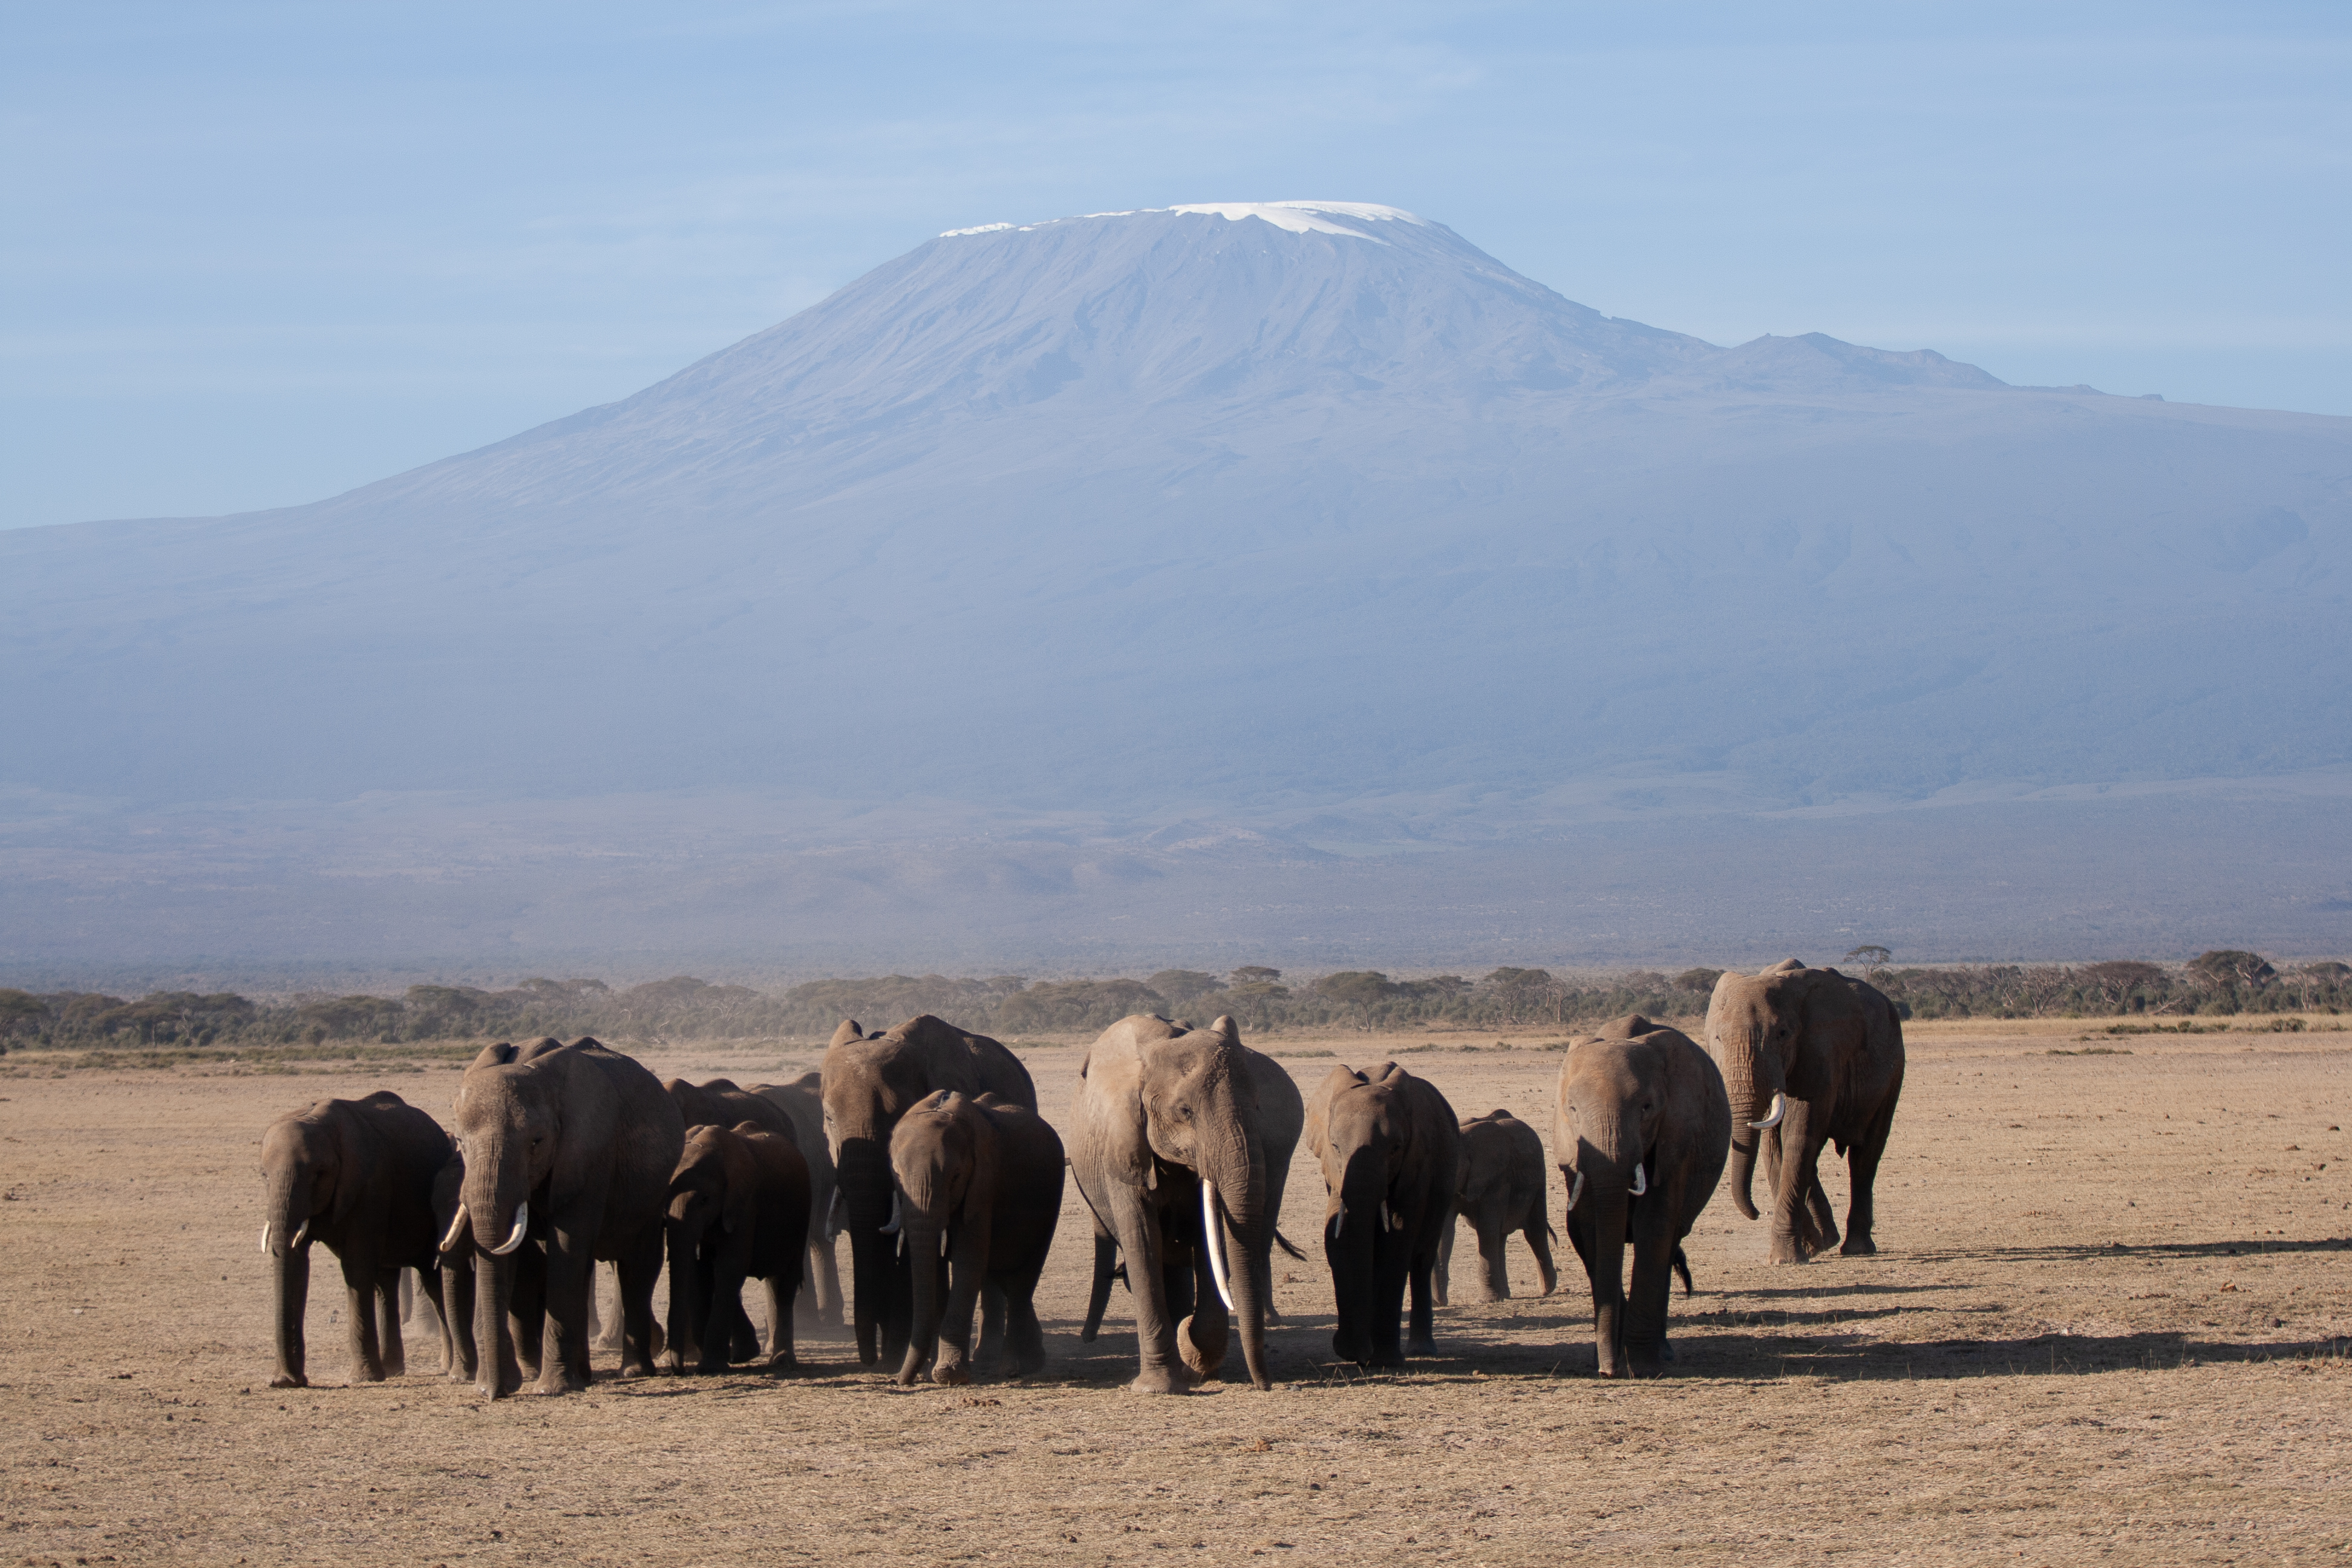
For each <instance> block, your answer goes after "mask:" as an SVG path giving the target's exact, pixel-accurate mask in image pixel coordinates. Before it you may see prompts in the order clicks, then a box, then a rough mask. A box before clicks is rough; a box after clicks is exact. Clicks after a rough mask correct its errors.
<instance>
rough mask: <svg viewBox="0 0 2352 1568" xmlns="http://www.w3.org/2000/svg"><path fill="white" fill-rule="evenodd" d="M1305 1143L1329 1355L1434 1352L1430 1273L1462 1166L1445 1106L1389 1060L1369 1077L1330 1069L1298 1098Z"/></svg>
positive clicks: (1356, 1357)
mask: <svg viewBox="0 0 2352 1568" xmlns="http://www.w3.org/2000/svg"><path fill="white" fill-rule="evenodd" d="M1307 1150H1308V1152H1311V1153H1312V1154H1313V1155H1314V1156H1315V1158H1316V1160H1317V1161H1318V1163H1320V1164H1321V1165H1322V1167H1323V1190H1324V1192H1325V1193H1326V1194H1328V1203H1327V1204H1326V1206H1325V1208H1324V1215H1323V1255H1324V1257H1325V1258H1327V1259H1328V1261H1329V1263H1330V1267H1331V1293H1332V1296H1333V1298H1334V1301H1335V1304H1336V1306H1337V1309H1338V1316H1339V1324H1338V1327H1337V1328H1336V1329H1335V1330H1334V1331H1333V1332H1332V1335H1331V1349H1332V1352H1333V1353H1334V1354H1336V1355H1338V1356H1339V1358H1340V1359H1341V1360H1343V1361H1352V1362H1354V1363H1357V1364H1359V1365H1360V1366H1402V1365H1403V1364H1404V1358H1405V1356H1406V1355H1407V1354H1408V1353H1410V1354H1412V1355H1435V1354H1436V1353H1437V1342H1436V1339H1435V1337H1434V1335H1433V1332H1432V1329H1431V1317H1430V1310H1431V1308H1432V1307H1433V1305H1434V1300H1433V1295H1432V1285H1433V1281H1432V1276H1433V1273H1434V1271H1435V1269H1436V1267H1437V1250H1438V1245H1439V1243H1440V1242H1442V1241H1443V1240H1444V1237H1445V1234H1446V1233H1447V1232H1448V1231H1450V1230H1452V1229H1453V1228H1454V1184H1455V1182H1456V1181H1457V1180H1458V1179H1459V1178H1460V1175H1461V1170H1462V1124H1461V1122H1460V1121H1458V1120H1457V1119H1456V1118H1455V1116H1454V1108H1453V1107H1452V1106H1451V1105H1448V1104H1447V1103H1446V1102H1445V1097H1444V1095H1442V1094H1440V1093H1438V1092H1437V1089H1436V1087H1435V1086H1434V1085H1433V1084H1432V1083H1430V1082H1429V1081H1428V1080H1427V1079H1420V1078H1415V1077H1414V1076H1413V1075H1412V1074H1411V1073H1409V1072H1407V1071H1405V1070H1404V1068H1401V1067H1399V1066H1397V1064H1396V1063H1394V1062H1383V1063H1381V1066H1380V1067H1379V1068H1376V1069H1374V1070H1373V1071H1372V1072H1371V1073H1370V1074H1365V1073H1360V1072H1357V1071H1355V1070H1354V1069H1353V1068H1347V1067H1338V1068H1332V1069H1331V1074H1330V1076H1329V1077H1328V1078H1326V1079H1324V1080H1323V1082H1322V1084H1321V1086H1320V1087H1318V1089H1316V1091H1315V1096H1314V1098H1313V1099H1312V1100H1309V1101H1308V1102H1307ZM1408 1289H1410V1291H1411V1293H1412V1331H1411V1333H1410V1334H1409V1335H1406V1334H1404V1333H1403V1332H1402V1331H1403V1328H1404V1323H1403V1318H1404V1315H1405V1296H1406V1293H1407V1291H1408ZM1401 1340H1402V1343H1401V1342H1400V1341H1401Z"/></svg>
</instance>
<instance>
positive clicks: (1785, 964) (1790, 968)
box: [1756, 958, 1805, 979]
mask: <svg viewBox="0 0 2352 1568" xmlns="http://www.w3.org/2000/svg"><path fill="white" fill-rule="evenodd" d="M1804 967H1805V966H1804V964H1803V963H1801V962H1800V961H1799V960H1797V959H1793V958H1784V959H1782V960H1781V961H1780V963H1773V964H1768V965H1766V966H1765V967H1764V968H1762V969H1759V970H1758V971H1757V972H1756V973H1757V976H1758V977H1759V979H1760V978H1761V977H1763V976H1765V975H1767V974H1793V973H1796V972H1797V971H1798V970H1800V969H1802V968H1804Z"/></svg>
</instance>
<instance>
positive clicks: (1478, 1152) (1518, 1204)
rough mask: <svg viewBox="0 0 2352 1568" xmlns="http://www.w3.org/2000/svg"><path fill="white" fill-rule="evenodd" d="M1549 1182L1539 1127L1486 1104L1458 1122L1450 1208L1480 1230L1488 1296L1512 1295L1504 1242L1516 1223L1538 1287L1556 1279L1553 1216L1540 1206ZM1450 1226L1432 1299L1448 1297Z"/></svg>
mask: <svg viewBox="0 0 2352 1568" xmlns="http://www.w3.org/2000/svg"><path fill="white" fill-rule="evenodd" d="M1550 1184H1551V1167H1550V1166H1549V1164H1547V1163H1545V1160H1544V1146H1543V1135H1542V1134H1541V1133H1539V1132H1538V1131H1536V1130H1535V1129H1534V1128H1532V1127H1530V1126H1528V1124H1527V1123H1526V1122H1524V1121H1520V1120H1519V1119H1518V1118H1517V1117H1516V1116H1514V1115H1512V1114H1511V1113H1510V1112H1509V1111H1507V1110H1490V1111H1488V1112H1487V1113H1486V1115H1484V1116H1476V1117H1473V1118H1471V1119H1470V1120H1469V1121H1465V1122H1464V1123H1462V1174H1461V1178H1460V1180H1458V1181H1457V1182H1456V1183H1455V1184H1454V1213H1455V1215H1458V1216H1459V1217H1460V1218H1461V1220H1462V1221H1463V1222H1464V1223H1465V1224H1466V1225H1468V1226H1470V1229H1471V1232H1472V1234H1473V1235H1475V1236H1476V1237H1477V1238H1478V1258H1479V1262H1480V1264H1481V1268H1480V1270H1479V1273H1480V1279H1481V1285H1482V1288H1483V1289H1484V1291H1485V1299H1486V1300H1489V1301H1504V1300H1509V1299H1510V1294H1511V1274H1510V1269H1509V1268H1507V1266H1506V1264H1505V1260H1504V1256H1503V1254H1504V1246H1505V1244H1506V1243H1507V1242H1508V1241H1509V1240H1510V1237H1511V1233H1512V1232H1513V1231H1517V1232H1519V1233H1520V1234H1521V1235H1523V1236H1525V1237H1527V1239H1528V1251H1530V1252H1532V1253H1534V1254H1535V1255H1536V1269H1537V1271H1538V1274H1539V1275H1540V1276H1541V1278H1542V1280H1543V1289H1542V1290H1540V1291H1539V1292H1538V1294H1540V1295H1545V1296H1549V1295H1550V1294H1551V1293H1552V1289H1553V1287H1554V1286H1555V1285H1557V1284H1558V1283H1559V1275H1558V1274H1557V1273H1556V1272H1555V1271H1554V1269H1553V1268H1552V1263H1551V1237H1552V1230H1551V1221H1550V1219H1549V1217H1548V1216H1547V1215H1545V1213H1544V1194H1545V1191H1546V1189H1547V1188H1549V1186H1550ZM1453 1261H1454V1226H1446V1227H1445V1237H1444V1240H1443V1241H1441V1242H1439V1243H1438V1247H1437V1304H1438V1305H1439V1306H1441V1307H1443V1306H1444V1305H1445V1304H1446V1300H1447V1297H1448V1294H1449V1291H1450V1288H1451V1286H1452V1284H1453V1280H1452V1279H1451V1274H1452V1265H1453Z"/></svg>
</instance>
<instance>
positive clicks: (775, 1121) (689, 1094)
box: [662, 1078, 801, 1148]
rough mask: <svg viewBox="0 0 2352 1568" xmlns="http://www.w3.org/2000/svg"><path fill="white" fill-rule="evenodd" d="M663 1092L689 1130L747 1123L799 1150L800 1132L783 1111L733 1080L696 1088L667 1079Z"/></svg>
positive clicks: (695, 1086)
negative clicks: (789, 1143)
mask: <svg viewBox="0 0 2352 1568" xmlns="http://www.w3.org/2000/svg"><path fill="white" fill-rule="evenodd" d="M662 1089H663V1092H665V1093H667V1095H668V1096H669V1097H670V1098H671V1099H672V1100H676V1101H677V1113H678V1114H679V1115H680V1116H682V1117H684V1118H685V1119H686V1124H687V1125H688V1127H732V1126H734V1125H735V1124H736V1123H738V1122H740V1121H748V1122H750V1123H751V1125H753V1126H754V1127H757V1128H758V1129H759V1130H760V1131H762V1132H772V1133H774V1134H775V1135H776V1136H777V1137H779V1138H784V1139H789V1140H790V1141H791V1142H792V1144H793V1147H794V1148H798V1147H800V1142H801V1137H800V1129H799V1128H798V1127H796V1126H794V1125H793V1119H792V1117H791V1116H790V1115H789V1114H787V1113H786V1112H785V1110H784V1108H783V1107H782V1106H781V1105H778V1104H777V1103H776V1102H775V1101H774V1100H770V1099H769V1098H768V1097H767V1096H765V1095H763V1094H758V1093H755V1092H753V1091H752V1090H751V1089H739V1088H737V1087H736V1086H735V1083H734V1082H733V1080H732V1079H723V1078H714V1079H711V1080H710V1081H709V1083H703V1084H694V1083H688V1082H687V1081H686V1079H682V1078H673V1079H664V1080H663V1082H662Z"/></svg>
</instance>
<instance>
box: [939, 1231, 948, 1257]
mask: <svg viewBox="0 0 2352 1568" xmlns="http://www.w3.org/2000/svg"><path fill="white" fill-rule="evenodd" d="M947 1255H948V1233H947V1232H946V1231H941V1232H940V1257H941V1258H945V1257H946V1256H947Z"/></svg>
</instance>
